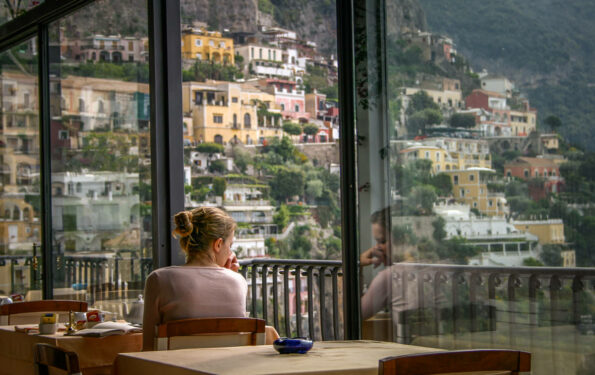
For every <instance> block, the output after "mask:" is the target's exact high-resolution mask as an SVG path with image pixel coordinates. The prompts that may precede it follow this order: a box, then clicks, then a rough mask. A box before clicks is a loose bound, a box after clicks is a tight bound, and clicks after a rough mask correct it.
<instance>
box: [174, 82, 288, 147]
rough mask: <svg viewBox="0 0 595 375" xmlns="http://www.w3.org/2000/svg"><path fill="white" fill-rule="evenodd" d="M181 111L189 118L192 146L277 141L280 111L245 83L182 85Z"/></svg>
mask: <svg viewBox="0 0 595 375" xmlns="http://www.w3.org/2000/svg"><path fill="white" fill-rule="evenodd" d="M182 100H183V104H182V109H183V111H184V114H185V116H191V117H192V123H193V130H192V136H193V137H194V142H195V143H201V142H215V143H219V144H223V145H224V144H227V143H229V142H231V143H243V144H256V143H262V142H263V141H264V140H265V139H266V138H271V137H275V138H280V137H281V136H282V135H283V130H282V129H281V125H282V119H281V111H280V110H279V109H278V108H276V106H275V97H274V95H272V94H269V93H266V92H263V91H260V90H258V89H257V88H255V87H254V86H252V85H249V84H240V83H233V82H217V81H208V82H205V83H201V82H184V83H183V85H182Z"/></svg>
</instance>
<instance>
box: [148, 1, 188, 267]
mask: <svg viewBox="0 0 595 375" xmlns="http://www.w3.org/2000/svg"><path fill="white" fill-rule="evenodd" d="M148 7H149V46H150V47H149V64H150V66H149V70H150V87H151V185H152V195H153V196H152V200H153V205H152V207H153V211H152V215H153V217H152V222H153V264H154V267H153V268H154V269H157V268H159V267H164V266H169V265H172V264H182V263H184V257H183V256H182V253H181V251H180V249H179V245H178V243H177V241H176V240H175V239H174V238H172V236H171V224H172V223H171V221H172V217H173V215H174V214H175V213H177V212H178V211H181V210H183V209H184V183H183V182H184V157H183V154H184V148H183V141H182V138H183V125H182V124H183V118H182V63H181V53H182V52H181V45H180V40H181V32H180V1H179V0H167V1H166V0H149V1H148Z"/></svg>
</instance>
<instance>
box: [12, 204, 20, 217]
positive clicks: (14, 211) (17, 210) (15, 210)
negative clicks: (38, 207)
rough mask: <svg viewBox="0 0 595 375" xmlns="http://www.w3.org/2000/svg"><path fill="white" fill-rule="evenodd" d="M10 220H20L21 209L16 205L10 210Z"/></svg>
mask: <svg viewBox="0 0 595 375" xmlns="http://www.w3.org/2000/svg"><path fill="white" fill-rule="evenodd" d="M12 220H21V210H19V208H18V207H15V208H14V209H13V210H12Z"/></svg>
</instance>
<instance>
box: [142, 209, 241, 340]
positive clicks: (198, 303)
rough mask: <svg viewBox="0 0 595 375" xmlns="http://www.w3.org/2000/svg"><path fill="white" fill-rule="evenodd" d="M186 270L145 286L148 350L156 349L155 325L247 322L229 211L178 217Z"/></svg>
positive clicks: (156, 276) (161, 272)
mask: <svg viewBox="0 0 595 375" xmlns="http://www.w3.org/2000/svg"><path fill="white" fill-rule="evenodd" d="M174 222H175V225H176V228H175V229H174V231H173V233H174V235H177V236H179V237H180V246H181V247H182V250H183V251H184V252H185V253H186V264H184V265H183V266H171V267H164V268H160V269H157V270H155V271H153V272H152V273H151V274H150V275H149V277H148V278H147V282H146V285H145V306H144V309H145V310H144V315H143V328H144V329H143V350H153V342H154V336H155V330H154V327H155V326H156V325H159V324H162V323H165V322H168V321H171V320H179V319H190V318H213V317H234V318H240V317H244V316H245V313H246V294H247V292H248V285H247V283H246V280H245V279H244V278H243V277H242V276H241V275H239V274H238V273H237V272H235V271H237V270H238V268H239V265H238V263H237V258H236V256H235V254H234V253H233V252H232V251H231V244H232V241H233V235H234V230H235V227H236V224H235V222H234V220H233V219H232V218H231V217H230V216H229V215H228V214H227V213H225V211H223V210H221V209H219V208H214V207H199V208H195V209H193V210H192V211H182V212H180V213H178V214H176V215H175V216H174Z"/></svg>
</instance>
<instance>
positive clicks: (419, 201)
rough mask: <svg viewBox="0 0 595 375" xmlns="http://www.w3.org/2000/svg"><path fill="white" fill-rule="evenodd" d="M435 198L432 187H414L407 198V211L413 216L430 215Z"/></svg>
mask: <svg viewBox="0 0 595 375" xmlns="http://www.w3.org/2000/svg"><path fill="white" fill-rule="evenodd" d="M436 198H437V197H436V190H435V189H434V187H433V186H431V185H418V186H415V187H413V189H412V190H411V193H410V194H409V195H408V196H407V200H406V202H407V203H406V205H407V210H408V212H409V213H410V214H413V215H430V214H431V213H432V208H433V206H434V202H436Z"/></svg>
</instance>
